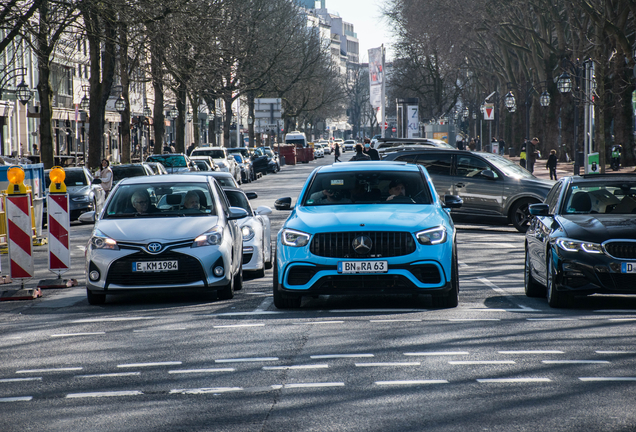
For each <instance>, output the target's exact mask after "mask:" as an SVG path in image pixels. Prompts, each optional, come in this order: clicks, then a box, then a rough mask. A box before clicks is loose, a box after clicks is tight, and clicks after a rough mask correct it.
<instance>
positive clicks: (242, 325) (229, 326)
mask: <svg viewBox="0 0 636 432" xmlns="http://www.w3.org/2000/svg"><path fill="white" fill-rule="evenodd" d="M241 327H265V324H228V325H215V326H212V328H215V329H222V328H241Z"/></svg>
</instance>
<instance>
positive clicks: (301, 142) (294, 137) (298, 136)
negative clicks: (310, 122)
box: [285, 131, 308, 147]
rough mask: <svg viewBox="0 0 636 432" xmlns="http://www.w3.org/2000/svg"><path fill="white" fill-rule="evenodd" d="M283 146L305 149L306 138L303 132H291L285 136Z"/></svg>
mask: <svg viewBox="0 0 636 432" xmlns="http://www.w3.org/2000/svg"><path fill="white" fill-rule="evenodd" d="M285 144H294V145H295V146H296V147H307V146H308V144H307V137H306V136H305V134H304V133H303V132H299V131H293V132H289V133H288V134H287V135H285Z"/></svg>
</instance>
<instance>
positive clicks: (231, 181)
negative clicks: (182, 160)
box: [191, 171, 240, 188]
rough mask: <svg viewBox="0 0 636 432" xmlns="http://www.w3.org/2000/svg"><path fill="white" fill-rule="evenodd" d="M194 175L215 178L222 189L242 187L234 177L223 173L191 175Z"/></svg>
mask: <svg viewBox="0 0 636 432" xmlns="http://www.w3.org/2000/svg"><path fill="white" fill-rule="evenodd" d="M191 174H192V175H202V176H208V177H212V178H214V180H216V181H217V183H218V184H219V185H221V187H235V188H238V187H240V186H239V184H238V183H237V182H236V179H235V178H234V176H233V175H232V174H230V173H228V172H223V171H198V172H194V173H191Z"/></svg>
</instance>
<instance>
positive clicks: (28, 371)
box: [15, 367, 84, 374]
mask: <svg viewBox="0 0 636 432" xmlns="http://www.w3.org/2000/svg"><path fill="white" fill-rule="evenodd" d="M82 369H84V368H83V367H66V368H50V369H23V370H19V371H16V372H15V373H19V374H21V373H43V372H69V371H78V370H82Z"/></svg>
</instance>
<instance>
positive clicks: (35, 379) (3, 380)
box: [0, 377, 42, 383]
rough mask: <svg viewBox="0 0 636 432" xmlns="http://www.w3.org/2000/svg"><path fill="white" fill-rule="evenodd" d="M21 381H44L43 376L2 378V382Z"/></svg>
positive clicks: (0, 381) (0, 380)
mask: <svg viewBox="0 0 636 432" xmlns="http://www.w3.org/2000/svg"><path fill="white" fill-rule="evenodd" d="M20 381H42V377H31V378H3V379H0V383H9V382H20Z"/></svg>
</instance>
